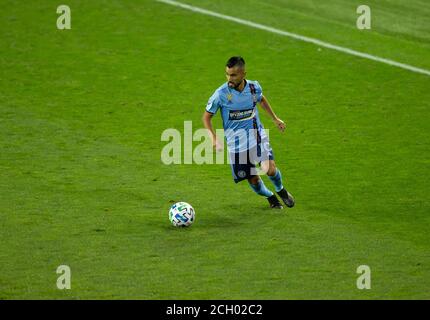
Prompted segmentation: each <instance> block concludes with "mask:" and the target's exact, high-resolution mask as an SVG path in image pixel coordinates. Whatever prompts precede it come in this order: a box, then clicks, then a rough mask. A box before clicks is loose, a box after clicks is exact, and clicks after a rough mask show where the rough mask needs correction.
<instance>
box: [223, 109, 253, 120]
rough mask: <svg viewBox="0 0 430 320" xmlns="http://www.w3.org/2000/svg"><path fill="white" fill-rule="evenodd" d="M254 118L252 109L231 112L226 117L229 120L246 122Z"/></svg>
mask: <svg viewBox="0 0 430 320" xmlns="http://www.w3.org/2000/svg"><path fill="white" fill-rule="evenodd" d="M253 116H254V108H252V109H247V110H231V111H230V112H229V115H228V119H229V120H246V119H250V118H252V117H253Z"/></svg>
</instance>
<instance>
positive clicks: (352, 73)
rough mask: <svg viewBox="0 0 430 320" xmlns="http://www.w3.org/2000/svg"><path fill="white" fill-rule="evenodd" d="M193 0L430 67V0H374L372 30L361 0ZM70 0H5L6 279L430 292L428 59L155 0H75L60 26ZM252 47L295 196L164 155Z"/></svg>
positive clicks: (222, 290)
mask: <svg viewBox="0 0 430 320" xmlns="http://www.w3.org/2000/svg"><path fill="white" fill-rule="evenodd" d="M182 2H183V3H188V4H192V5H196V6H199V7H202V8H206V9H209V10H213V11H216V12H219V13H223V14H228V15H233V16H235V17H239V18H242V19H247V20H251V21H254V22H258V23H261V24H265V25H268V26H272V27H275V28H279V29H282V30H287V31H290V32H295V33H298V34H301V35H305V36H310V37H315V38H318V39H320V40H323V41H326V42H330V43H333V44H337V45H341V46H345V47H348V48H351V49H354V50H359V51H363V52H366V53H369V54H373V55H377V56H381V57H384V58H388V59H392V60H395V61H398V62H402V63H407V64H411V65H413V66H416V67H420V68H424V69H430V4H429V2H428V1H425V0H410V1H401V0H392V1H388V0H369V1H367V2H366V4H368V5H369V6H370V7H371V9H372V29H371V30H365V31H360V30H358V29H357V28H356V19H357V16H358V15H357V13H356V8H357V6H358V5H360V4H362V1H355V0H350V1H348V0H330V1H311V0H307V1H303V0H288V1H287V0H270V1H264V3H263V2H262V1H257V0H247V1H235V2H234V3H235V4H234V5H233V4H232V1H227V0H219V1H209V0H200V1H197V0H183V1H182ZM59 4H61V3H60V2H58V1H12V0H10V1H5V0H0V7H1V10H0V22H1V28H0V152H1V154H0V299H46V298H47V299H181V298H182V299H429V298H430V250H429V249H430V235H429V230H430V217H429V211H430V205H429V190H430V180H429V174H430V170H429V168H430V162H429V155H430V152H429V142H430V139H429V132H430V121H429V120H430V117H429V115H430V77H429V76H427V75H424V74H418V73H414V72H411V71H408V70H404V69H400V68H397V67H393V66H389V65H386V64H382V63H379V62H375V61H371V60H367V59H362V58H359V57H354V56H351V55H347V54H344V53H341V52H337V51H333V50H329V49H325V48H322V49H321V48H318V46H316V45H313V44H308V43H304V42H301V41H297V40H294V39H290V38H287V37H282V36H280V35H276V34H272V33H269V32H266V31H262V30H257V29H253V28H250V27H247V26H244V25H239V24H236V23H233V22H229V21H224V20H221V19H217V18H214V17H209V16H205V15H201V14H198V13H193V12H190V11H188V10H184V9H181V8H177V7H172V6H169V5H167V4H163V3H159V2H156V1H151V0H144V1H138V0H133V1H130V0H124V1H120V0H111V1H107V0H106V1H77V0H68V1H66V2H65V4H67V5H69V6H70V8H71V11H72V29H71V30H62V31H61V30H57V28H56V20H57V17H58V15H57V14H56V8H57V6H58V5H59ZM237 54H240V55H242V56H244V58H245V59H246V62H247V66H248V78H249V79H253V80H258V81H259V82H260V84H261V85H262V87H263V90H264V94H265V96H266V97H267V98H268V99H269V101H270V102H271V104H272V106H273V108H274V110H275V112H276V113H277V114H278V115H279V116H280V117H281V118H282V119H283V120H285V121H286V122H287V130H286V132H285V133H284V134H281V133H279V132H277V131H276V128H275V127H274V125H273V124H272V122H271V121H270V120H269V118H268V117H267V116H266V115H263V113H262V112H260V114H261V115H262V120H263V123H264V124H265V126H266V128H268V129H270V137H271V144H272V146H273V148H274V153H275V157H276V161H277V164H278V166H279V167H280V169H281V170H282V173H283V176H284V178H285V179H286V186H287V187H288V189H289V190H290V191H291V192H292V193H293V194H294V196H295V198H296V202H297V204H296V207H295V208H293V209H291V210H284V211H283V212H279V211H276V212H273V211H271V210H270V209H269V208H268V205H267V202H266V200H265V199H263V198H261V197H258V196H256V195H255V194H254V193H253V192H252V191H251V189H250V188H249V187H248V185H247V183H246V182H243V183H240V184H238V185H235V184H234V182H233V180H232V177H231V172H230V168H229V165H227V164H226V165H195V164H194V165H184V164H183V165H170V166H167V165H164V164H163V163H162V162H161V159H160V154H161V149H162V148H163V146H164V145H165V144H166V142H163V141H161V139H160V137H161V134H162V132H163V131H164V130H165V129H168V128H176V129H178V130H180V131H181V132H182V131H183V125H184V124H183V123H184V121H185V120H191V121H193V127H194V128H195V129H197V128H201V127H202V126H203V125H202V123H201V115H202V113H203V111H204V108H205V106H206V102H207V99H208V98H209V97H210V95H211V94H212V93H213V91H214V90H215V89H216V88H217V87H218V86H219V85H221V84H222V83H223V82H224V81H225V78H224V65H225V61H226V60H227V59H228V58H229V57H230V56H232V55H237ZM215 125H216V127H217V128H221V120H220V118H219V115H218V116H217V117H216V120H215ZM263 179H264V181H265V182H266V185H267V186H269V187H270V188H272V189H273V187H272V185H271V184H270V182H269V180H268V179H267V177H264V178H263ZM284 182H285V181H284ZM173 201H186V202H189V203H191V204H192V205H193V206H194V208H195V210H196V219H197V220H196V222H195V224H194V225H193V226H192V227H191V228H187V229H176V228H174V227H172V226H170V225H169V221H168V209H169V207H170V206H171V204H172V202H173ZM62 264H66V265H68V266H70V268H71V272H72V288H71V290H59V289H57V287H56V281H57V277H58V275H57V274H56V269H57V267H58V266H59V265H62ZM359 265H368V266H369V267H370V268H371V271H372V287H371V289H370V290H358V289H357V287H356V279H357V277H358V276H359V275H358V274H357V273H356V269H357V267H358V266H359Z"/></svg>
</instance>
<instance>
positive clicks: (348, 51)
mask: <svg viewBox="0 0 430 320" xmlns="http://www.w3.org/2000/svg"><path fill="white" fill-rule="evenodd" d="M157 1H158V2H162V3H165V4H169V5H172V6H176V7H180V8H183V9H187V10H190V11H193V12H197V13H201V14H205V15H208V16H212V17H216V18H219V19H224V20H229V21H232V22H236V23H239V24H243V25H246V26H249V27H252V28H256V29H260V30H264V31H267V32H271V33H275V34H279V35H282V36H286V37H290V38H293V39H296V40H300V41H304V42H308V43H312V44H315V45H318V46H321V47H324V48H327V49H332V50H336V51H339V52H343V53H346V54H349V55H353V56H357V57H360V58H364V59H368V60H372V61H376V62H380V63H384V64H388V65H391V66H394V67H398V68H402V69H405V70H409V71H412V72H416V73H421V74H425V75H428V76H430V70H427V69H422V68H418V67H415V66H411V65H409V64H405V63H401V62H397V61H394V60H390V59H386V58H382V57H378V56H374V55H371V54H368V53H364V52H360V51H356V50H353V49H350V48H346V47H341V46H337V45H334V44H331V43H328V42H325V41H321V40H319V39H315V38H310V37H306V36H302V35H300V34H296V33H292V32H288V31H284V30H280V29H276V28H272V27H269V26H266V25H263V24H260V23H255V22H252V21H248V20H244V19H240V18H236V17H233V16H228V15H224V14H221V13H218V12H214V11H210V10H206V9H202V8H199V7H195V6H191V5H188V4H184V3H180V2H176V1H171V0H157Z"/></svg>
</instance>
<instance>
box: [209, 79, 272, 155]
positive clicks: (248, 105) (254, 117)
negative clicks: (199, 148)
mask: <svg viewBox="0 0 430 320" xmlns="http://www.w3.org/2000/svg"><path fill="white" fill-rule="evenodd" d="M252 87H253V88H254V89H253V90H252ZM252 91H254V93H253V92H252ZM262 97H263V91H262V89H261V86H260V84H259V83H258V81H251V80H246V85H245V87H244V89H243V90H242V91H241V92H239V91H237V90H235V89H233V88H230V87H229V86H228V84H227V83H224V84H223V85H222V86H220V87H219V88H218V89H217V90H216V91H215V93H214V94H213V95H212V96H211V97H210V98H209V101H208V104H207V106H206V111H207V112H210V113H212V114H215V113H216V112H217V111H218V109H220V110H221V117H222V121H223V127H224V133H225V136H226V139H227V147H228V150H229V151H230V152H235V153H237V152H243V151H246V150H248V149H251V148H253V147H255V146H256V145H257V141H261V139H267V136H266V133H265V132H264V127H263V125H262V123H261V121H260V118H259V116H258V109H257V106H256V104H257V102H260V101H261V99H262ZM258 135H259V136H258Z"/></svg>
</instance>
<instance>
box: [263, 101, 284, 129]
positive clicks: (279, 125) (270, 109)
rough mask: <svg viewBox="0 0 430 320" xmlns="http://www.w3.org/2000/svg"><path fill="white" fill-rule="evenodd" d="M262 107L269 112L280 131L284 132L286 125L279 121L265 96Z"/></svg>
mask: <svg viewBox="0 0 430 320" xmlns="http://www.w3.org/2000/svg"><path fill="white" fill-rule="evenodd" d="M260 106H261V107H262V108H263V109H264V110H265V111H266V112H267V114H268V115H269V116H270V118H271V119H272V120H273V122H274V123H275V124H276V126H277V127H278V129H279V130H281V131H282V132H283V131H284V130H285V123H284V121H282V120H281V119H279V118H278V117H277V116H276V114H275V112H274V111H273V109H272V107H271V106H270V103H269V101H268V100H267V99H266V97H265V96H262V97H261V101H260Z"/></svg>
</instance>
